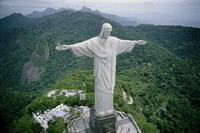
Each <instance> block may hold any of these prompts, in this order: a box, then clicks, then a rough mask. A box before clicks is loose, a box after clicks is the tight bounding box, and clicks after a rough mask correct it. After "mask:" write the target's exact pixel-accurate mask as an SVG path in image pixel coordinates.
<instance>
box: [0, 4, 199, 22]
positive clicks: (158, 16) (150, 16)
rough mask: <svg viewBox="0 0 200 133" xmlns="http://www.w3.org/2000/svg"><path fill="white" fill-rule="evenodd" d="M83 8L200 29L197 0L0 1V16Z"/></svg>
mask: <svg viewBox="0 0 200 133" xmlns="http://www.w3.org/2000/svg"><path fill="white" fill-rule="evenodd" d="M82 6H86V7H89V8H91V9H93V10H96V9H97V10H100V11H101V12H105V13H111V14H116V15H118V16H122V17H136V18H138V19H140V20H143V21H146V22H152V23H154V24H170V23H171V24H180V23H195V24H197V25H198V23H199V26H200V0H0V17H1V18H2V17H5V16H8V15H10V14H11V13H13V12H18V13H22V14H24V15H26V14H28V13H31V12H32V11H42V10H45V9H46V8H48V7H52V8H55V9H58V8H60V7H67V8H74V9H76V10H79V9H80V8H81V7H82Z"/></svg>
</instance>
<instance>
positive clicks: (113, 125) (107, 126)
mask: <svg viewBox="0 0 200 133" xmlns="http://www.w3.org/2000/svg"><path fill="white" fill-rule="evenodd" d="M90 126H91V129H92V132H93V133H116V131H117V113H116V111H114V112H113V113H111V114H107V115H105V116H98V115H96V113H95V109H94V107H92V108H91V110H90Z"/></svg>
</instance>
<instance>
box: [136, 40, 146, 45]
mask: <svg viewBox="0 0 200 133" xmlns="http://www.w3.org/2000/svg"><path fill="white" fill-rule="evenodd" d="M146 43H147V41H144V40H139V41H138V42H137V44H139V45H145V44H146Z"/></svg>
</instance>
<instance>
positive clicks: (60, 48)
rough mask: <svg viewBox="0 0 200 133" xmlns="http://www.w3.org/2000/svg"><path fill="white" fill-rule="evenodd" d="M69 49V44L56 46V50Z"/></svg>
mask: <svg viewBox="0 0 200 133" xmlns="http://www.w3.org/2000/svg"><path fill="white" fill-rule="evenodd" d="M67 49H69V46H68V45H58V46H57V47H56V50H59V51H61V50H67Z"/></svg>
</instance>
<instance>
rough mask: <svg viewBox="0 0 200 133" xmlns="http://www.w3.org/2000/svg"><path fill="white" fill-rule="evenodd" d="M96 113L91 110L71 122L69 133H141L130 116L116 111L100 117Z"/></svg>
mask: <svg viewBox="0 0 200 133" xmlns="http://www.w3.org/2000/svg"><path fill="white" fill-rule="evenodd" d="M94 111H95V110H92V109H90V110H88V111H86V112H85V113H83V114H82V115H81V116H80V117H78V118H76V119H74V120H71V122H70V124H69V125H68V126H67V128H68V133H141V131H140V129H139V127H138V126H137V124H136V122H135V121H134V119H133V117H132V116H131V115H129V114H125V113H123V112H118V111H116V112H115V113H114V114H109V115H106V116H104V117H98V116H96V115H95V112H94ZM94 120H95V121H94ZM66 132H67V131H66ZM63 133H64V132H63Z"/></svg>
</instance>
